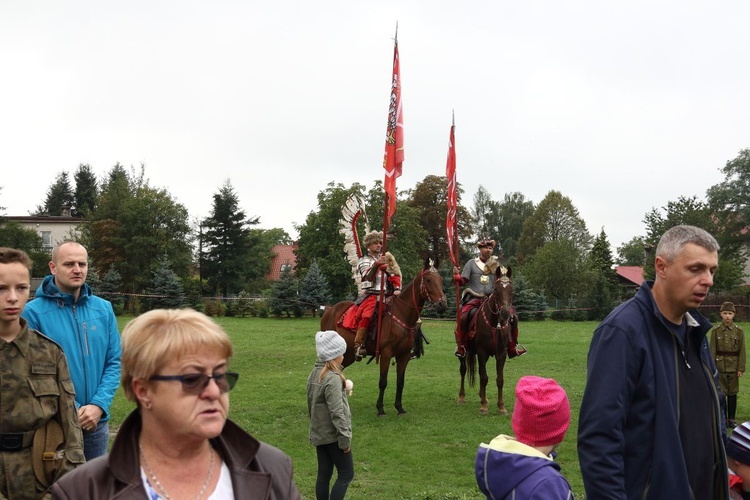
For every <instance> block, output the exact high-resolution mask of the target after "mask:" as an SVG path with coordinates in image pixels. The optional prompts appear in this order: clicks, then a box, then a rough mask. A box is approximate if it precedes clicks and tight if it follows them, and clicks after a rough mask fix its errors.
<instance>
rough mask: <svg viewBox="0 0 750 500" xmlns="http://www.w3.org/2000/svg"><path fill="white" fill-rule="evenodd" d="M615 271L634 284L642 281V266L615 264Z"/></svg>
mask: <svg viewBox="0 0 750 500" xmlns="http://www.w3.org/2000/svg"><path fill="white" fill-rule="evenodd" d="M615 272H616V273H617V274H618V275H619V276H622V277H623V278H625V279H626V280H628V281H631V282H632V283H634V284H636V285H640V284H641V283H643V268H642V267H641V266H617V267H615Z"/></svg>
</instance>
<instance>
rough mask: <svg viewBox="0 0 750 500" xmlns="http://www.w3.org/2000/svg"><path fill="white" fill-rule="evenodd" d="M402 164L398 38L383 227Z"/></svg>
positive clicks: (391, 207)
mask: <svg viewBox="0 0 750 500" xmlns="http://www.w3.org/2000/svg"><path fill="white" fill-rule="evenodd" d="M403 163H404V115H403V111H402V109H401V75H400V71H399V62H398V38H396V40H395V41H394V44H393V81H392V82H391V102H390V105H389V107H388V127H387V128H386V132H385V156H384V157H383V168H384V169H385V195H386V202H387V207H386V211H385V217H384V227H385V228H388V226H390V224H391V217H392V216H393V214H394V213H395V212H396V178H398V177H399V176H400V175H401V167H402V164H403Z"/></svg>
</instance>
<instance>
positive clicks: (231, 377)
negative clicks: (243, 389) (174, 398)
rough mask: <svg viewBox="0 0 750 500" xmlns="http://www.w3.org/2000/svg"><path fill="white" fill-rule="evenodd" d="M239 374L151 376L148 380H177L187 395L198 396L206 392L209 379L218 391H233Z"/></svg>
mask: <svg viewBox="0 0 750 500" xmlns="http://www.w3.org/2000/svg"><path fill="white" fill-rule="evenodd" d="M239 378H240V374H239V373H234V372H224V373H217V374H216V375H206V374H205V373H186V374H185V375H152V376H151V378H150V379H149V380H157V381H158V380H179V381H180V382H181V383H182V390H183V391H185V392H186V393H187V394H194V395H197V394H200V393H202V392H203V391H205V390H206V387H208V383H209V382H210V381H211V379H213V380H214V382H216V385H218V386H219V390H220V391H221V392H222V393H224V392H229V391H231V390H232V389H234V386H235V384H236V383H237V379H239Z"/></svg>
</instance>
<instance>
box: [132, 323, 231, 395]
mask: <svg viewBox="0 0 750 500" xmlns="http://www.w3.org/2000/svg"><path fill="white" fill-rule="evenodd" d="M204 350H206V351H219V352H220V354H221V356H222V357H225V358H226V359H227V360H228V359H229V358H231V357H232V341H231V340H229V336H228V335H227V334H226V332H225V331H224V330H223V329H222V328H221V327H220V326H219V325H218V324H216V323H215V322H214V321H213V320H212V319H211V318H209V317H208V316H206V315H205V314H202V313H199V312H197V311H194V310H193V309H154V310H153V311H149V312H147V313H145V314H142V315H140V316H138V317H137V318H135V319H134V320H132V321H131V322H130V323H128V324H127V326H126V327H125V329H124V330H123V331H122V377H121V382H122V388H123V390H124V391H125V396H126V397H127V398H128V399H129V400H130V401H134V402H136V403H137V402H138V400H137V398H136V397H135V393H134V392H133V380H134V379H141V380H148V379H149V378H151V376H152V375H156V374H157V373H158V372H159V370H161V369H162V368H163V367H164V366H165V365H166V364H167V363H168V362H169V361H170V360H173V359H175V358H180V357H182V356H184V355H185V354H188V353H192V352H196V351H204Z"/></svg>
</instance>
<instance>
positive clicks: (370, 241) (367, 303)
mask: <svg viewBox="0 0 750 500" xmlns="http://www.w3.org/2000/svg"><path fill="white" fill-rule="evenodd" d="M364 244H365V247H366V248H367V254H366V255H363V256H362V257H361V258H360V259H359V261H358V262H357V272H358V273H359V275H360V277H361V282H360V295H359V297H358V298H357V301H356V304H357V335H356V337H355V339H354V354H355V356H356V360H357V361H361V360H362V357H363V356H365V355H367V352H366V351H365V348H364V342H365V335H366V334H367V330H368V329H369V327H370V321H371V320H372V316H373V313H374V311H375V306H376V305H377V301H378V298H379V297H380V289H381V288H382V287H383V277H384V276H385V277H386V279H385V281H386V289H385V291H384V293H385V296H386V297H389V296H391V295H398V294H399V293H401V271H400V270H399V269H398V264H396V260H395V259H394V258H393V256H392V255H390V253H389V252H386V255H381V254H380V252H381V250H382V248H383V232H382V231H370V232H369V233H367V234H366V235H365V238H364ZM389 257H390V258H389ZM381 271H385V273H383V272H381Z"/></svg>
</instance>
